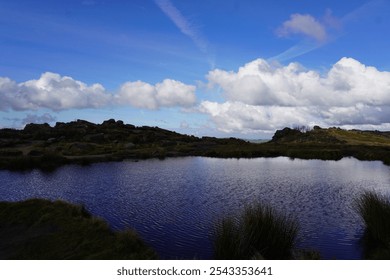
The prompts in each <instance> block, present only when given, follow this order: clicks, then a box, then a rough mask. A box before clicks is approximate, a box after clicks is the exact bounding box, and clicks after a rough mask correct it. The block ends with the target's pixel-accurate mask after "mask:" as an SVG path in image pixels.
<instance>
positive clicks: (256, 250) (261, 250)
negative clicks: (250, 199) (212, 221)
mask: <svg viewBox="0 0 390 280" xmlns="http://www.w3.org/2000/svg"><path fill="white" fill-rule="evenodd" d="M297 233H298V223H297V222H296V221H295V220H294V219H292V218H290V217H288V216H285V215H282V214H280V213H278V212H276V211H275V210H274V209H273V208H271V207H269V206H267V205H262V204H256V205H254V206H250V207H246V208H245V210H244V212H243V213H242V214H241V215H239V216H238V217H228V218H225V219H223V220H222V221H221V222H219V223H218V225H217V226H216V230H215V234H214V257H215V258H216V259H263V258H264V259H291V258H292V257H293V248H294V245H295V241H296V238H297Z"/></svg>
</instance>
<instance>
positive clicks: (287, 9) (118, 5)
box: [0, 0, 390, 138]
mask: <svg viewBox="0 0 390 280" xmlns="http://www.w3.org/2000/svg"><path fill="white" fill-rule="evenodd" d="M389 30H390V1H385V0H372V1H367V0H351V1H332V0H327V1H325V0H319V1H316V2H315V4H313V1H311V0H300V1H285V0H281V1H271V0H267V1H254V0H241V1H238V0H224V1H219V0H209V1H189V0H143V1H141V0H132V1H124V0H123V1H120V0H112V1H108V0H70V1H41V0H37V1H20V0H13V1H2V0H0V77H1V78H0V127H18V128H20V127H23V126H24V125H25V124H26V123H28V122H49V123H50V124H54V123H55V122H56V121H71V120H75V119H86V120H89V121H92V122H97V123H100V122H102V121H103V120H105V119H108V118H115V119H121V120H123V121H125V122H126V123H132V124H135V125H150V126H159V127H163V128H166V129H171V130H175V131H178V132H181V133H187V134H194V135H199V136H201V135H211V136H219V137H230V136H237V137H242V138H268V137H271V136H272V134H273V132H274V131H275V130H276V129H280V128H283V127H285V126H294V125H315V124H318V125H321V126H324V127H327V126H341V127H345V128H363V129H382V130H389V129H390V113H388V112H390V110H389V107H390V52H389V51H388V50H389V49H390V36H389V35H390V34H389Z"/></svg>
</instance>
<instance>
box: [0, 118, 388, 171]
mask: <svg viewBox="0 0 390 280" xmlns="http://www.w3.org/2000/svg"><path fill="white" fill-rule="evenodd" d="M177 156H207V157H225V158H227V157H234V158H241V157H246V158H251V157H277V156H288V157H291V158H303V159H331V160H338V159H341V158H342V157H345V156H353V157H356V158H358V159H362V160H363V159H364V160H382V161H383V162H384V163H386V164H390V132H381V131H360V130H343V129H340V128H327V129H323V128H320V127H318V126H315V127H314V128H313V129H308V128H306V127H300V128H293V129H292V128H284V129H282V130H277V131H276V132H275V135H274V136H273V138H272V140H271V141H268V142H263V143H252V142H249V141H245V140H242V139H237V138H215V137H201V138H200V137H195V136H193V135H184V134H179V133H177V132H174V131H169V130H165V129H161V128H158V127H149V126H141V127H137V126H134V125H131V124H125V123H124V122H123V121H120V120H118V121H116V120H114V119H109V120H106V121H104V122H103V123H101V124H95V123H91V122H88V121H85V120H76V121H72V122H68V123H63V122H57V123H56V124H55V125H54V126H53V127H51V126H50V125H49V124H47V123H45V124H27V125H26V126H25V127H24V129H22V130H17V129H9V128H5V129H0V169H1V168H2V169H12V170H25V169H31V168H40V169H45V170H53V169H55V168H56V167H58V166H61V165H63V164H68V163H76V164H90V163H93V162H102V161H121V160H139V159H146V158H160V159H163V158H165V157H177Z"/></svg>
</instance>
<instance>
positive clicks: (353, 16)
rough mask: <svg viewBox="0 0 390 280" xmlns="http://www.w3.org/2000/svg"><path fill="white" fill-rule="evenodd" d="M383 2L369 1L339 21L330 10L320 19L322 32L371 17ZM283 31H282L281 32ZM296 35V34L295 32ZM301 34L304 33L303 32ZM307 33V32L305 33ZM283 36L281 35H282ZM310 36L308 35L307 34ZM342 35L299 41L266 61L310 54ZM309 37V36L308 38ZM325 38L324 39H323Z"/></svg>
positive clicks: (382, 6) (378, 0)
mask: <svg viewBox="0 0 390 280" xmlns="http://www.w3.org/2000/svg"><path fill="white" fill-rule="evenodd" d="M384 6H385V2H384V1H383V0H372V1H369V2H367V3H365V4H363V5H361V6H360V7H358V8H356V9H354V10H353V11H351V12H349V13H348V14H346V15H344V16H343V17H342V18H341V19H337V18H335V17H333V16H332V15H331V12H330V10H328V11H327V12H326V14H325V16H324V18H323V19H322V23H321V24H322V26H323V27H324V28H326V29H324V32H328V30H329V29H328V27H330V28H335V29H340V28H342V27H344V26H346V25H348V24H351V23H353V22H354V21H358V20H359V19H362V18H365V17H368V16H372V14H375V13H376V12H377V11H378V10H379V9H381V8H384ZM282 31H283V30H282ZM278 32H279V36H280V32H281V31H280V29H279V30H277V34H278ZM295 33H297V32H295ZM301 33H304V32H303V31H302V32H301ZM306 33H307V32H306ZM282 34H283V33H282ZM307 35H310V34H307ZM341 36H342V34H340V33H339V34H333V36H330V34H328V33H327V34H326V40H308V39H307V38H305V39H303V40H301V41H300V42H298V43H297V44H296V45H294V46H292V47H290V48H289V49H287V50H286V51H284V52H282V53H280V54H278V55H276V56H274V57H271V58H269V59H268V61H274V60H277V61H286V60H290V59H293V58H296V57H299V56H301V55H304V54H307V53H309V52H312V51H314V50H316V49H319V48H321V47H323V46H325V45H327V44H329V43H331V42H333V41H335V40H337V39H338V38H340V37H341ZM309 37H310V36H309ZM324 38H325V37H324Z"/></svg>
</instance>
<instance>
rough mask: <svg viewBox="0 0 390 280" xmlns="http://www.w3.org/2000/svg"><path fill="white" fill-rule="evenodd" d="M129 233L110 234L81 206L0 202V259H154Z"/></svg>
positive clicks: (104, 225) (104, 224) (146, 248)
mask: <svg viewBox="0 0 390 280" xmlns="http://www.w3.org/2000/svg"><path fill="white" fill-rule="evenodd" d="M155 258H156V254H155V253H154V252H153V251H152V250H151V249H150V248H149V247H147V246H146V245H145V244H144V243H143V242H142V240H141V239H140V238H139V237H138V236H137V234H136V233H135V232H133V231H131V230H127V231H122V232H113V231H111V230H110V228H109V226H108V225H107V223H106V222H104V221H103V220H101V219H98V218H96V217H93V216H91V215H90V214H89V213H88V212H87V211H86V210H85V209H84V208H83V207H82V206H77V205H72V204H69V203H66V202H64V201H54V202H51V201H48V200H43V199H32V200H26V201H22V202H0V259H59V260H61V259H155Z"/></svg>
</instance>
